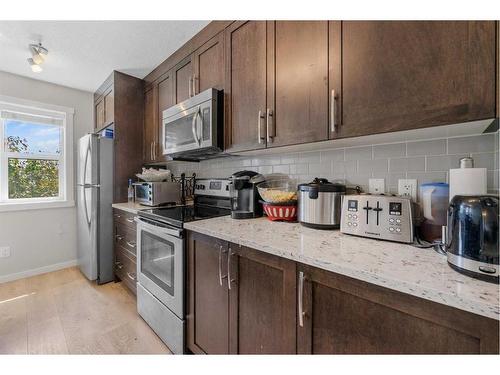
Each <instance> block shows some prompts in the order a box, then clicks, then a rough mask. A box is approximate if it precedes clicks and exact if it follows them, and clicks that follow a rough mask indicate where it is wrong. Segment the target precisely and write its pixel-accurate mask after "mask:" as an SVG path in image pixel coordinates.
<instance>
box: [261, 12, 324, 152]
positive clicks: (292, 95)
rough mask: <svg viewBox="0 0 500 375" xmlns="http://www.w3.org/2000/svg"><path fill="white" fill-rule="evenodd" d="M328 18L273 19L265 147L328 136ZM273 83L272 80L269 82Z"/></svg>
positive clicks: (303, 141)
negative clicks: (271, 102) (271, 91)
mask: <svg viewBox="0 0 500 375" xmlns="http://www.w3.org/2000/svg"><path fill="white" fill-rule="evenodd" d="M328 26H329V25H328V21H276V22H274V30H273V31H274V32H273V33H272V35H273V36H274V38H272V39H273V41H274V46H273V45H272V44H270V45H269V48H268V54H269V55H270V56H271V57H272V56H273V55H274V68H272V67H271V69H270V70H269V72H268V77H269V79H271V80H273V74H274V89H275V94H274V98H275V102H274V106H272V107H271V111H273V116H272V118H270V119H269V121H270V122H271V121H272V123H269V124H268V131H269V132H270V133H271V134H269V138H268V144H267V147H273V146H285V145H291V144H298V143H309V142H315V141H322V140H326V139H328V121H329V120H328V113H329V111H328V105H329V97H328ZM270 86H271V87H272V86H273V83H271V85H270Z"/></svg>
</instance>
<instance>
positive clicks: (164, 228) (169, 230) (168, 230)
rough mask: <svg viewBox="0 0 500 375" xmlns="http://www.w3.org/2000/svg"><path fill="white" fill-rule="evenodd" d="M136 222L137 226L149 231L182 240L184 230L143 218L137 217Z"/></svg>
mask: <svg viewBox="0 0 500 375" xmlns="http://www.w3.org/2000/svg"><path fill="white" fill-rule="evenodd" d="M134 220H135V222H136V223H137V224H140V225H142V226H143V227H144V228H145V229H148V230H150V231H156V232H158V231H159V232H161V233H165V234H169V235H171V236H175V237H178V238H182V229H179V228H175V227H172V226H170V225H168V224H163V223H160V222H158V221H154V220H149V219H146V218H143V217H135V218H134Z"/></svg>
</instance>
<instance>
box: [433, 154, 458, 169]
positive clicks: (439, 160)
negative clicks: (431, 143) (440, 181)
mask: <svg viewBox="0 0 500 375" xmlns="http://www.w3.org/2000/svg"><path fill="white" fill-rule="evenodd" d="M466 156H467V154H462V155H441V156H427V166H426V171H428V172H433V171H443V172H447V171H449V170H450V169H452V168H459V167H460V159H461V158H463V157H466Z"/></svg>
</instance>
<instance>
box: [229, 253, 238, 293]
mask: <svg viewBox="0 0 500 375" xmlns="http://www.w3.org/2000/svg"><path fill="white" fill-rule="evenodd" d="M232 255H236V254H235V253H233V252H232V250H231V247H230V248H229V251H228V253H227V288H228V289H229V290H231V283H234V282H235V281H236V279H231V256H232Z"/></svg>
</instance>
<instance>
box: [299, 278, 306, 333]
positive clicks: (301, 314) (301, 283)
mask: <svg viewBox="0 0 500 375" xmlns="http://www.w3.org/2000/svg"><path fill="white" fill-rule="evenodd" d="M304 280H305V277H304V272H302V271H300V272H299V326H300V327H304V315H306V314H305V312H304Z"/></svg>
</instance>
